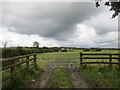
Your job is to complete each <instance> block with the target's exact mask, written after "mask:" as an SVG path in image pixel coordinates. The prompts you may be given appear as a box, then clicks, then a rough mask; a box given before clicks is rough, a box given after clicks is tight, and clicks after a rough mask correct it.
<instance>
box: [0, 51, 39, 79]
mask: <svg viewBox="0 0 120 90" xmlns="http://www.w3.org/2000/svg"><path fill="white" fill-rule="evenodd" d="M31 56H32V57H31ZM36 59H37V54H36V53H35V54H29V55H24V56H18V57H15V58H7V59H3V60H2V67H3V68H2V70H1V71H2V72H3V71H5V70H8V69H10V76H9V77H6V78H4V79H3V81H6V80H7V79H9V78H10V77H11V76H14V75H15V74H17V73H18V72H21V71H22V70H23V69H21V70H20V71H17V70H16V67H18V66H20V65H22V64H25V65H24V66H25V68H28V67H30V66H32V65H34V66H36V64H37V61H36ZM31 61H33V62H31ZM30 62H31V63H30ZM25 68H24V69H25Z"/></svg>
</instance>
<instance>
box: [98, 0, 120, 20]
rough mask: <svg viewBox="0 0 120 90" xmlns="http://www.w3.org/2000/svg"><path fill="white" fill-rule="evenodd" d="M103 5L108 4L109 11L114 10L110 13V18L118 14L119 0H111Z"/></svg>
mask: <svg viewBox="0 0 120 90" xmlns="http://www.w3.org/2000/svg"><path fill="white" fill-rule="evenodd" d="M99 2H100V0H97V1H96V7H99V6H100V4H99ZM105 6H109V7H111V8H110V11H114V14H113V15H112V18H115V17H116V16H118V14H119V13H120V0H119V1H118V2H112V0H111V1H110V0H109V1H107V2H105Z"/></svg>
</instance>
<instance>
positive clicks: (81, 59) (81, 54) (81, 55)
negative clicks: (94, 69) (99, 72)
mask: <svg viewBox="0 0 120 90" xmlns="http://www.w3.org/2000/svg"><path fill="white" fill-rule="evenodd" d="M82 57H83V53H82V52H80V65H81V66H83V58H82Z"/></svg>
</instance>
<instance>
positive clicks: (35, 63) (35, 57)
mask: <svg viewBox="0 0 120 90" xmlns="http://www.w3.org/2000/svg"><path fill="white" fill-rule="evenodd" d="M33 57H34V66H35V67H36V65H37V62H36V59H37V54H35V55H34V56H33Z"/></svg>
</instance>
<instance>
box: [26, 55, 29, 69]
mask: <svg viewBox="0 0 120 90" xmlns="http://www.w3.org/2000/svg"><path fill="white" fill-rule="evenodd" d="M26 60H29V56H27V57H26ZM26 66H27V67H28V66H29V61H27V62H26Z"/></svg>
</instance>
